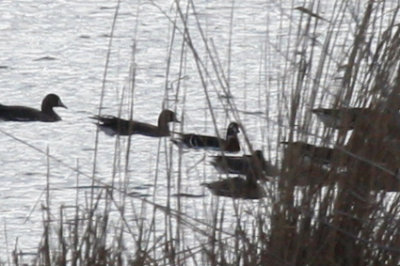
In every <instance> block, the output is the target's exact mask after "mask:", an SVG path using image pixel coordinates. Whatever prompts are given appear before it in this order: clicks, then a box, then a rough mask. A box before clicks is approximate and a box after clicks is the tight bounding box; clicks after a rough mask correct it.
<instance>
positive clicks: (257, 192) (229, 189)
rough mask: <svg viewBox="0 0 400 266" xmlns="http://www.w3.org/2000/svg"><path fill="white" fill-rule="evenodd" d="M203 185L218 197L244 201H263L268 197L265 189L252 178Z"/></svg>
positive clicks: (237, 178)
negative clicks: (262, 199)
mask: <svg viewBox="0 0 400 266" xmlns="http://www.w3.org/2000/svg"><path fill="white" fill-rule="evenodd" d="M201 185H202V186H205V187H207V188H208V189H209V190H210V191H211V193H213V194H214V195H216V196H224V197H231V198H242V199H261V198H263V197H265V196H266V193H265V190H264V188H263V187H262V186H261V185H260V184H258V183H257V182H256V181H254V180H253V179H251V178H246V179H244V178H241V177H233V178H226V179H222V180H219V181H215V182H211V183H202V184H201Z"/></svg>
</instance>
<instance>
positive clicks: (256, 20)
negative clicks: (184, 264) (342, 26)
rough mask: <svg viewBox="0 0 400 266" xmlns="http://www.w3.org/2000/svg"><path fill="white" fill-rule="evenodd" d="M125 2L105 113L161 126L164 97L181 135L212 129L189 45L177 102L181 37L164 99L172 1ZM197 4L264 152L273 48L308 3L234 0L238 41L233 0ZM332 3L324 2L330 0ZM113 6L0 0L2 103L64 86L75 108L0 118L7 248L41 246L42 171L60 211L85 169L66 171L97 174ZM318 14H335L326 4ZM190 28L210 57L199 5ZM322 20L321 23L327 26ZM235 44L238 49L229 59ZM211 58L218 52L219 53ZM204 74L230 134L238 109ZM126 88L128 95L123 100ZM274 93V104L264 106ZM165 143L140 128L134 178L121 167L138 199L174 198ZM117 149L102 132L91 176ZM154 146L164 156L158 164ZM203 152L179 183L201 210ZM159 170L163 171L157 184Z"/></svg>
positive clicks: (0, 189)
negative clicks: (229, 107) (44, 118)
mask: <svg viewBox="0 0 400 266" xmlns="http://www.w3.org/2000/svg"><path fill="white" fill-rule="evenodd" d="M122 2H123V3H121V6H120V10H119V15H118V19H117V21H116V26H115V27H116V28H115V32H114V39H113V42H112V46H111V54H110V62H109V68H108V74H107V79H106V85H105V95H104V102H103V109H102V113H104V114H118V112H119V106H120V105H121V103H122V106H123V107H122V110H121V113H122V116H123V117H129V108H128V107H129V104H130V100H131V99H132V100H133V101H134V110H133V117H134V118H135V119H138V120H143V121H147V122H151V123H156V121H157V117H158V114H159V112H160V110H161V108H162V104H163V102H164V103H165V105H166V106H167V107H169V108H175V107H176V108H177V110H178V113H179V115H181V114H182V112H184V121H185V124H184V130H185V131H186V132H199V133H209V134H214V128H213V125H212V120H211V116H210V113H209V111H208V107H207V102H206V98H205V97H204V92H203V87H202V85H201V81H200V79H199V76H198V73H197V70H196V67H195V62H194V60H193V57H192V56H191V54H190V51H185V53H187V57H186V58H187V60H186V61H185V62H184V63H185V71H184V73H183V74H182V75H181V77H182V76H185V79H184V80H182V84H181V90H184V91H185V92H186V99H183V95H182V93H181V94H180V95H179V96H178V101H175V100H174V98H175V92H176V90H175V88H174V84H176V83H171V82H172V81H173V80H176V79H178V78H179V63H180V54H181V41H180V40H181V39H182V38H181V36H178V37H176V41H175V43H174V44H173V47H174V48H173V49H172V51H171V71H170V74H169V75H170V76H169V77H168V84H167V86H168V87H171V88H172V89H171V90H169V91H168V93H169V94H170V95H169V97H165V87H166V68H167V61H168V60H167V59H168V55H169V46H170V40H171V32H172V27H171V22H170V21H169V19H168V18H167V17H166V16H165V14H167V15H168V16H170V19H171V20H173V19H174V18H175V13H174V12H173V11H172V9H171V7H172V1H155V2H156V3H157V4H152V2H151V1H122ZM197 2H198V3H196V4H197V6H196V14H197V17H198V19H199V22H200V24H201V25H202V27H203V30H204V33H205V35H206V38H207V40H209V41H211V40H212V41H213V43H214V44H215V47H216V52H217V53H218V58H219V60H220V64H221V65H222V66H223V68H224V71H226V72H227V70H228V69H230V75H229V80H230V84H231V90H232V94H233V96H234V97H235V98H234V99H235V103H236V105H237V108H238V109H239V110H242V111H245V112H242V113H240V115H241V116H240V118H241V121H242V123H243V124H244V127H245V128H246V130H247V132H248V134H249V136H250V139H251V141H252V144H253V147H254V148H256V149H264V150H266V149H267V147H268V143H269V142H270V140H273V139H274V137H275V135H276V134H277V133H276V130H277V128H278V126H277V123H278V122H277V120H276V119H274V117H276V115H277V114H276V110H274V106H276V103H275V101H276V93H277V87H274V85H276V80H278V79H280V78H281V76H280V75H281V73H280V69H281V67H282V65H281V63H280V62H282V61H283V59H284V56H283V55H282V54H280V52H279V51H278V50H277V48H276V46H280V47H284V46H283V45H287V43H289V39H288V37H289V36H288V34H287V33H288V29H289V28H290V27H295V26H296V18H297V16H298V15H296V16H294V17H293V18H292V19H289V17H290V14H291V13H292V12H293V11H292V10H293V9H292V7H294V6H299V5H302V4H303V1H287V3H284V2H285V1H262V0H252V1H236V3H235V4H234V13H233V22H232V23H233V28H232V38H231V40H230V38H229V32H230V23H231V17H232V13H231V12H232V3H231V2H230V1H228V2H227V1H197ZM326 6H327V7H329V5H328V4H326ZM115 7H116V2H115V1H60V0H59V1H45V0H39V1H36V0H35V1H2V2H1V3H0V16H1V19H0V21H1V23H0V31H1V35H0V39H1V41H0V49H1V51H2V53H1V56H0V66H2V67H1V68H0V87H1V103H3V104H20V105H27V106H32V107H38V108H39V106H40V103H41V100H42V98H43V97H44V96H45V95H46V94H47V93H50V92H53V93H57V94H58V95H60V97H61V99H62V100H63V102H64V103H65V104H66V105H67V106H68V109H58V110H57V112H58V114H59V115H60V116H61V117H62V118H63V120H62V121H61V122H58V123H50V124H46V123H13V122H6V123H4V122H3V123H1V124H0V130H1V134H0V147H1V148H0V152H1V159H0V165H1V172H0V199H1V202H2V204H1V205H0V213H1V216H0V217H1V218H2V219H1V222H2V225H3V226H4V227H6V232H7V235H6V236H5V234H0V247H8V249H9V250H11V249H12V247H13V246H14V243H15V240H16V238H17V237H19V246H20V247H21V248H22V249H23V250H24V251H30V250H34V248H35V247H36V245H37V244H38V242H39V239H40V236H41V233H42V224H41V222H42V212H41V206H42V205H43V204H45V197H44V189H45V187H46V176H47V174H49V180H50V187H51V188H52V190H51V204H52V207H53V210H54V212H57V211H58V206H60V205H71V204H75V190H73V189H71V187H73V186H76V182H77V181H76V180H77V175H78V174H77V173H76V171H73V170H71V168H74V167H77V166H79V169H80V171H81V172H82V173H81V174H80V175H79V180H80V181H79V182H80V184H90V182H91V180H90V178H88V176H91V174H92V171H93V158H94V147H95V137H96V128H95V125H93V123H92V121H90V119H89V116H91V115H93V114H97V113H98V110H99V103H100V96H101V89H102V81H103V72H104V68H105V62H106V56H107V52H108V45H109V36H110V30H111V25H112V20H113V16H114V14H115ZM184 8H186V7H184ZM160 9H161V10H160ZM164 13H165V14H164ZM192 13H193V12H192ZM323 14H324V15H326V16H329V12H327V11H324V12H323ZM189 25H190V32H191V37H192V38H193V42H194V44H195V46H196V48H197V49H198V52H199V54H200V55H205V48H204V45H203V41H202V40H201V36H200V34H199V30H198V29H197V28H196V27H197V26H196V21H195V17H194V16H193V14H192V15H191V16H189ZM179 27H182V23H179ZM324 27H326V26H324V25H321V30H323V29H324ZM180 29H181V30H182V28H180ZM267 32H268V34H267ZM177 35H179V33H177ZM229 42H231V48H232V49H231V63H230V66H229V67H228V62H229V61H228V54H229V49H228V47H229ZM134 44H135V47H136V50H135V60H134V61H135V64H134V66H135V67H136V79H135V90H134V95H133V97H131V96H132V94H131V93H130V92H129V91H128V90H126V89H125V90H124V88H128V87H129V82H130V80H129V70H130V66H132V65H133V64H132V47H133V45H134ZM267 46H268V47H269V48H266V47H267ZM285 49H286V47H285ZM213 53H214V52H213ZM214 57H215V58H217V56H216V55H215V56H214ZM204 62H205V63H206V64H207V66H208V68H209V69H210V70H211V62H210V60H209V59H206V58H205V57H204ZM206 81H207V84H208V86H209V91H210V97H211V102H212V105H213V109H214V110H215V115H216V120H217V122H218V127H219V129H220V133H221V134H225V127H226V125H227V124H228V122H229V121H230V120H232V119H233V118H232V117H231V116H230V117H227V116H226V114H225V112H224V101H221V100H220V98H219V97H218V96H219V95H220V94H221V91H216V90H215V89H214V85H213V84H216V86H215V87H218V84H217V82H216V79H215V75H214V76H213V77H211V78H207V80H206ZM123 93H124V95H125V97H122V94H123ZM267 99H269V101H267ZM267 102H269V104H270V106H267ZM267 110H268V111H269V113H268V118H267V112H266V111H267ZM178 129H179V128H178V127H176V128H175V130H178ZM27 144H29V145H27ZM159 144H160V149H159ZM274 144H276V143H274ZM169 146H170V142H169V141H168V139H164V140H161V142H160V141H159V140H158V139H152V138H146V137H142V136H134V137H133V138H132V143H131V154H130V158H129V165H128V168H129V175H128V177H125V175H123V174H120V175H119V174H117V177H118V178H121V179H123V178H129V184H130V187H131V190H132V192H135V193H138V194H139V195H142V196H143V197H144V196H145V195H152V193H153V190H154V189H155V190H156V191H157V197H155V198H154V200H155V201H156V202H157V203H159V204H161V205H164V204H165V199H166V195H167V189H166V187H167V181H166V174H165V173H164V172H165V165H166V156H165V154H166V153H167V152H169V151H170V149H169ZM33 147H34V148H36V149H34V148H33ZM120 147H121V150H125V149H126V139H121V142H120ZM114 148H115V138H112V137H108V136H106V135H104V134H102V133H100V135H99V143H98V155H97V167H96V178H97V180H100V181H101V182H104V183H110V182H111V177H112V174H113V165H114V160H115V156H114ZM275 148H276V147H273V149H275ZM37 149H38V150H40V151H41V152H39V151H38V150H37ZM47 149H48V153H49V154H50V155H51V156H52V157H51V159H49V160H48V159H47V157H46V152H47V151H46V150H47ZM173 151H174V152H175V156H176V159H174V161H175V164H176V161H177V154H176V151H177V150H176V149H175V148H173ZM245 151H247V148H245ZM158 153H159V154H160V163H159V165H158V166H157V154H158ZM123 156H124V152H122V153H121V158H119V157H118V158H117V161H118V160H120V161H121V163H119V164H118V165H119V166H120V167H119V168H117V169H116V171H117V173H118V172H121V173H122V172H123V170H124V167H125V164H124V160H125V159H124V157H123ZM207 161H208V158H207V156H206V153H204V152H188V153H185V154H184V160H183V165H182V173H183V175H184V176H183V180H182V184H181V187H180V191H181V192H183V193H190V194H194V195H203V194H204V195H205V197H202V198H193V199H192V198H189V199H185V200H184V204H183V211H185V212H186V213H187V214H188V215H190V216H194V217H199V218H201V217H202V215H205V213H206V212H207V211H206V210H205V209H207V206H208V204H209V203H210V201H211V200H212V196H211V195H210V194H209V193H208V191H204V190H203V189H202V188H201V187H200V186H199V184H200V183H201V182H204V181H205V180H207V181H211V180H217V179H218V175H217V173H216V171H215V170H214V169H212V168H211V167H210V166H209V164H208V162H207ZM175 164H174V165H175ZM48 168H49V169H50V170H49V171H48ZM156 168H158V169H159V173H158V179H157V182H156V183H155V181H154V178H155V173H156V170H155V169H156ZM174 171H178V169H176V170H174ZM174 178H175V177H174ZM172 183H173V184H172V185H173V187H172V190H171V191H172V192H174V191H175V192H176V191H177V188H176V182H175V181H173V182H172ZM154 184H155V185H156V186H155V187H154ZM149 200H153V198H152V197H150V198H149ZM245 204H252V203H245ZM193 206H197V207H196V208H195V207H193ZM6 237H7V239H6ZM6 240H7V241H6ZM0 252H2V253H0V255H1V257H4V256H5V252H6V249H5V248H0Z"/></svg>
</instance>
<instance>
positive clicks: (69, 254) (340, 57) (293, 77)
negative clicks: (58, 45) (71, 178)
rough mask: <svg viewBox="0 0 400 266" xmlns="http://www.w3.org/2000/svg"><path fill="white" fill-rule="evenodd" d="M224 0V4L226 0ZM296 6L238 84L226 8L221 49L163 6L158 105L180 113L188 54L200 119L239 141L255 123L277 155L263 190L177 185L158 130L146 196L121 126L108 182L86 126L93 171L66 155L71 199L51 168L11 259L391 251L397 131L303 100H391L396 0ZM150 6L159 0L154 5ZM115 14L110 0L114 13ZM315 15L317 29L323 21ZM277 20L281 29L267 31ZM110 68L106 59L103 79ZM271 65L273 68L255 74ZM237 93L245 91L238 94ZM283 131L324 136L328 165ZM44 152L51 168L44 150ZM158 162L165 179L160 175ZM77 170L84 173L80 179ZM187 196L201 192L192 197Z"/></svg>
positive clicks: (292, 259) (194, 18)
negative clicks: (137, 184)
mask: <svg viewBox="0 0 400 266" xmlns="http://www.w3.org/2000/svg"><path fill="white" fill-rule="evenodd" d="M152 4H153V5H154V6H156V7H157V5H156V4H155V3H152ZM231 4H232V14H231V18H233V17H234V15H235V4H237V3H236V2H235V1H232V2H231ZM274 5H275V6H276V7H280V4H279V3H274ZM297 7H298V6H295V5H293V6H292V7H291V8H290V9H284V8H283V7H282V10H281V11H282V13H281V14H280V15H281V16H280V19H281V21H282V22H281V24H280V27H281V28H279V29H270V28H269V27H268V25H265V42H264V43H263V46H262V48H261V49H262V51H261V52H260V54H261V56H260V60H259V64H258V65H256V66H254V67H255V68H258V69H259V75H260V76H259V77H258V78H259V87H258V88H246V87H245V88H244V89H243V91H242V92H240V93H242V95H238V92H237V90H235V89H234V88H233V87H232V86H231V82H232V79H233V78H232V73H233V72H234V71H235V70H234V68H235V66H234V62H233V60H234V58H233V56H232V53H233V51H232V45H233V44H232V42H233V34H234V33H233V31H234V25H233V24H232V21H231V24H230V29H231V30H230V33H229V38H228V45H227V47H226V49H225V50H224V51H227V52H226V57H225V56H224V55H222V52H221V51H222V49H220V47H216V45H215V43H214V41H213V39H211V38H208V36H207V34H208V32H207V30H206V29H205V28H204V26H203V21H202V20H201V18H200V17H199V16H198V12H197V7H196V5H195V3H194V2H193V1H188V2H182V1H175V2H174V3H173V4H172V6H171V9H170V10H169V12H170V13H168V14H167V13H165V16H167V17H168V19H169V21H170V25H169V36H170V42H169V43H170V44H169V47H167V50H168V52H167V53H168V56H167V59H168V60H167V68H166V72H165V73H166V74H165V76H166V80H165V88H164V89H165V95H164V99H163V104H162V107H163V108H170V109H175V110H176V111H177V113H180V114H182V117H181V120H182V122H183V123H181V125H180V126H179V128H178V126H175V127H174V129H173V130H174V131H180V132H181V131H184V130H185V128H186V124H185V120H186V117H185V112H186V110H187V108H190V105H191V104H193V103H191V102H190V99H188V93H190V89H189V88H187V85H186V77H187V73H188V72H189V71H190V68H193V69H194V70H195V71H196V72H195V73H196V75H197V77H196V79H198V82H199V84H201V86H200V87H201V90H199V91H197V93H198V94H201V95H202V96H203V97H204V98H203V99H204V104H205V107H206V108H204V112H205V113H206V114H207V117H209V119H207V121H206V122H205V126H207V123H212V125H213V127H214V129H215V133H216V134H217V135H219V132H220V131H219V128H220V124H221V122H222V121H224V122H226V121H230V120H234V121H237V122H239V123H240V125H241V131H242V134H243V139H242V140H243V141H242V145H243V146H244V150H245V151H249V152H252V151H254V150H255V149H256V148H257V146H260V145H259V144H257V146H256V145H255V144H254V142H253V137H254V132H250V131H255V132H258V133H257V136H259V140H260V141H261V142H262V144H261V145H262V147H263V149H264V152H265V154H266V155H267V159H270V160H271V161H272V162H273V163H274V164H276V165H277V166H279V168H280V169H281V171H280V175H279V177H277V178H276V179H275V180H274V181H271V182H267V183H265V184H263V186H264V188H265V190H266V197H265V198H264V199H262V200H240V199H239V200H237V199H232V200H229V199H221V198H218V197H216V196H211V195H209V193H208V192H207V191H206V190H202V192H203V193H204V194H203V195H194V194H193V195H191V194H189V193H187V191H186V190H185V186H184V185H183V180H184V179H185V178H187V173H188V172H190V171H192V169H188V167H187V166H188V164H187V163H186V162H187V160H188V159H187V154H186V153H185V152H184V151H183V150H182V149H177V148H176V147H173V146H172V144H171V142H170V141H168V139H165V138H164V139H160V140H159V143H158V153H157V156H156V162H155V165H156V169H155V170H154V172H153V173H152V176H153V178H154V179H153V184H154V187H155V188H158V187H159V185H160V184H161V183H162V184H164V185H163V189H166V196H165V197H164V198H162V199H161V200H160V197H159V195H158V193H157V191H156V190H157V189H154V190H153V191H152V192H151V193H150V194H149V195H147V197H144V196H143V195H140V194H139V195H138V194H135V193H132V189H131V186H130V182H132V180H131V178H130V175H129V169H130V158H131V157H132V156H135V151H134V149H132V147H131V141H130V140H131V138H132V136H130V137H128V138H126V139H123V138H122V137H121V138H120V137H116V140H115V150H114V154H113V156H114V164H113V168H114V169H113V176H112V179H111V182H104V181H101V180H99V179H98V178H97V176H96V167H97V164H98V163H99V162H98V161H97V150H98V146H99V145H100V144H99V132H97V133H96V139H95V143H94V145H95V149H94V150H95V152H94V165H93V172H92V176H89V177H88V176H83V175H82V173H81V172H79V163H77V166H76V167H74V168H73V169H75V171H76V176H77V177H76V187H75V190H74V191H75V192H74V196H75V197H76V200H75V204H74V205H73V206H52V204H51V196H50V191H51V189H52V188H51V182H50V181H48V186H47V188H46V191H47V194H46V195H47V197H46V201H45V202H44V203H43V206H42V209H43V235H42V237H41V240H40V242H39V245H38V248H37V252H36V253H35V254H25V253H24V252H23V251H21V250H20V249H19V248H18V245H16V246H15V247H14V251H13V253H12V260H13V263H14V264H15V265H23V264H24V263H27V261H28V263H29V264H33V265H65V264H68V265H398V264H399V261H400V257H399V255H400V237H399V232H398V230H399V229H398V228H399V226H398V225H399V221H400V220H399V217H398V214H397V213H398V211H399V210H398V208H399V207H398V206H400V205H399V200H400V198H399V193H398V191H399V190H400V186H399V182H400V181H399V175H398V173H399V172H398V166H399V165H400V164H399V159H398V158H399V154H400V150H399V149H397V150H396V149H395V148H393V149H391V148H392V147H394V146H396V145H398V138H397V140H396V138H394V140H388V138H387V136H389V135H390V134H396V133H393V129H392V120H389V119H386V118H387V116H383V117H381V116H376V117H372V118H371V121H367V122H366V123H362V124H361V125H359V126H357V127H356V128H355V129H354V130H352V131H349V130H333V129H330V128H328V127H324V126H323V125H322V123H320V122H319V121H317V119H316V118H315V116H313V115H312V113H311V111H310V110H311V109H312V108H317V107H321V106H322V107H327V108H340V107H365V108H370V109H372V110H379V108H381V107H382V106H386V107H389V108H391V109H392V110H396V111H395V112H398V106H397V104H398V103H397V98H398V96H399V91H398V90H399V89H400V64H399V62H400V50H399V48H398V47H399V46H400V27H399V19H398V12H399V10H400V6H399V5H398V3H397V4H396V3H391V4H389V3H387V1H372V0H370V1H366V2H364V1H360V2H358V3H355V4H354V5H351V6H350V4H349V1H343V0H338V1H333V3H332V13H329V14H327V13H325V14H324V15H326V17H325V16H324V17H322V15H319V14H320V2H319V1H312V2H311V3H309V4H307V6H305V8H297ZM287 10H289V12H290V13H287ZM160 12H162V13H163V12H164V11H163V10H162V9H161V8H160ZM118 15H119V6H118V7H117V8H116V12H115V17H114V23H113V25H115V21H116V20H117V19H118ZM294 25H296V26H294ZM319 27H324V29H326V31H325V32H323V33H321V32H320V30H319ZM274 30H277V31H280V32H283V34H285V35H286V36H287V38H283V37H276V35H275V33H274ZM343 31H344V33H343ZM112 32H113V29H112V30H111V36H112ZM135 44H136V39H134V44H133V49H132V64H131V66H130V67H131V69H130V77H129V85H128V86H126V88H124V90H123V92H122V93H121V98H120V101H121V109H120V112H121V113H123V112H125V111H127V112H128V113H129V116H130V117H132V115H133V110H134V106H135V101H134V99H135V77H136V69H135V60H136V59H135V56H136V52H137V51H136V46H135ZM111 46H112V38H110V47H111ZM224 54H225V53H224ZM272 54H275V57H274V61H273V62H271V59H272ZM108 57H109V55H108ZM277 59H279V60H277ZM276 69H278V70H276ZM107 70H108V65H107V64H106V66H105V72H104V80H106V79H107ZM268 74H270V75H275V76H273V77H269V78H266V77H265V75H268ZM105 89H106V85H105V83H104V84H103V88H102V90H101V99H100V102H99V107H100V108H99V110H101V107H102V106H104V105H105V104H106V103H104V101H103V99H104V98H103V95H104V91H105ZM249 90H256V91H257V93H258V94H259V95H260V97H258V100H257V102H255V103H254V102H251V103H249V102H247V101H246V100H247V94H248V93H249ZM238 96H240V97H241V98H242V99H244V102H245V103H244V104H243V103H239V104H238V103H237V102H238V101H240V100H237V97H238ZM122 106H125V107H126V106H128V108H127V109H128V110H123V108H122ZM243 106H244V108H247V106H256V107H257V108H258V110H262V112H261V113H250V112H246V110H243V109H242V107H243ZM218 108H220V109H222V110H223V111H222V112H221V111H218V110H219V109H218ZM249 110H253V109H251V108H249ZM221 113H223V114H225V116H224V117H223V118H221ZM249 116H252V117H255V119H254V120H253V121H256V122H255V123H256V125H255V126H254V127H253V128H252V130H249V126H248V125H247V124H246V121H247V120H246V119H244V118H248V117H249ZM217 120H218V121H217ZM397 128H398V127H397ZM397 128H395V129H394V131H395V130H396V129H397ZM397 134H398V133H397ZM281 141H289V142H293V141H305V142H308V143H310V144H316V145H319V146H326V147H328V146H329V147H332V148H334V149H336V150H337V151H339V153H338V154H339V155H337V156H336V157H335V158H334V159H333V161H332V162H331V165H330V167H325V166H320V165H305V163H304V162H303V161H302V160H301V159H299V158H301V154H299V153H298V152H299V151H298V150H296V149H290V148H284V147H282V145H280V142H281ZM388 141H391V142H390V143H388ZM48 158H49V162H48V167H49V175H48V178H49V176H50V173H51V167H52V163H51V161H52V158H51V156H48ZM201 158H202V157H201V156H200V160H199V161H198V162H197V163H196V164H195V163H193V164H190V165H191V166H192V167H193V168H195V170H193V171H195V173H196V174H197V175H198V177H199V179H202V180H204V179H205V175H206V174H205V173H206V172H207V170H206V167H207V163H206V160H205V159H204V157H203V158H202V159H201ZM343 168H346V169H347V171H342V170H341V169H343ZM120 169H124V171H119V170H120ZM164 173H166V179H165V183H164V181H163V180H161V178H160V176H163V175H164ZM224 177H226V175H221V178H224ZM88 178H90V180H91V182H92V183H91V185H89V186H83V185H81V184H80V183H81V180H82V179H86V180H87V179H88ZM163 179H164V176H163ZM199 183H200V182H199ZM198 196H199V197H200V196H202V197H203V198H204V196H205V197H207V199H208V200H207V201H204V200H203V201H202V203H201V204H199V203H200V202H201V201H199V199H198V198H197V197H198ZM197 212H199V213H201V215H200V214H199V216H197ZM193 213H194V214H195V215H193ZM227 221H229V222H227Z"/></svg>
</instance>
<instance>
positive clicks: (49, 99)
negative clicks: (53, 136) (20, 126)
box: [0, 93, 67, 122]
mask: <svg viewBox="0 0 400 266" xmlns="http://www.w3.org/2000/svg"><path fill="white" fill-rule="evenodd" d="M54 107H64V108H67V107H66V106H65V105H64V104H63V103H62V101H61V99H60V97H58V95H56V94H53V93H51V94H48V95H46V97H44V99H43V101H42V107H41V110H38V109H34V108H31V107H26V106H19V105H3V104H0V120H4V121H18V122H28V121H41V122H56V121H59V120H61V118H60V117H59V116H58V115H57V114H56V112H54V110H53V108H54Z"/></svg>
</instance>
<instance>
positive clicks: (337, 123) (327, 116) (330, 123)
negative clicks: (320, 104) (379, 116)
mask: <svg viewBox="0 0 400 266" xmlns="http://www.w3.org/2000/svg"><path fill="white" fill-rule="evenodd" d="M311 112H312V113H313V114H315V115H316V116H317V117H318V119H319V120H321V121H322V123H324V125H325V126H326V127H330V128H334V129H353V128H354V126H355V124H356V121H357V120H359V119H360V118H363V117H365V116H368V115H369V114H370V113H371V110H370V109H368V108H338V109H328V108H317V109H312V110H311Z"/></svg>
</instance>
